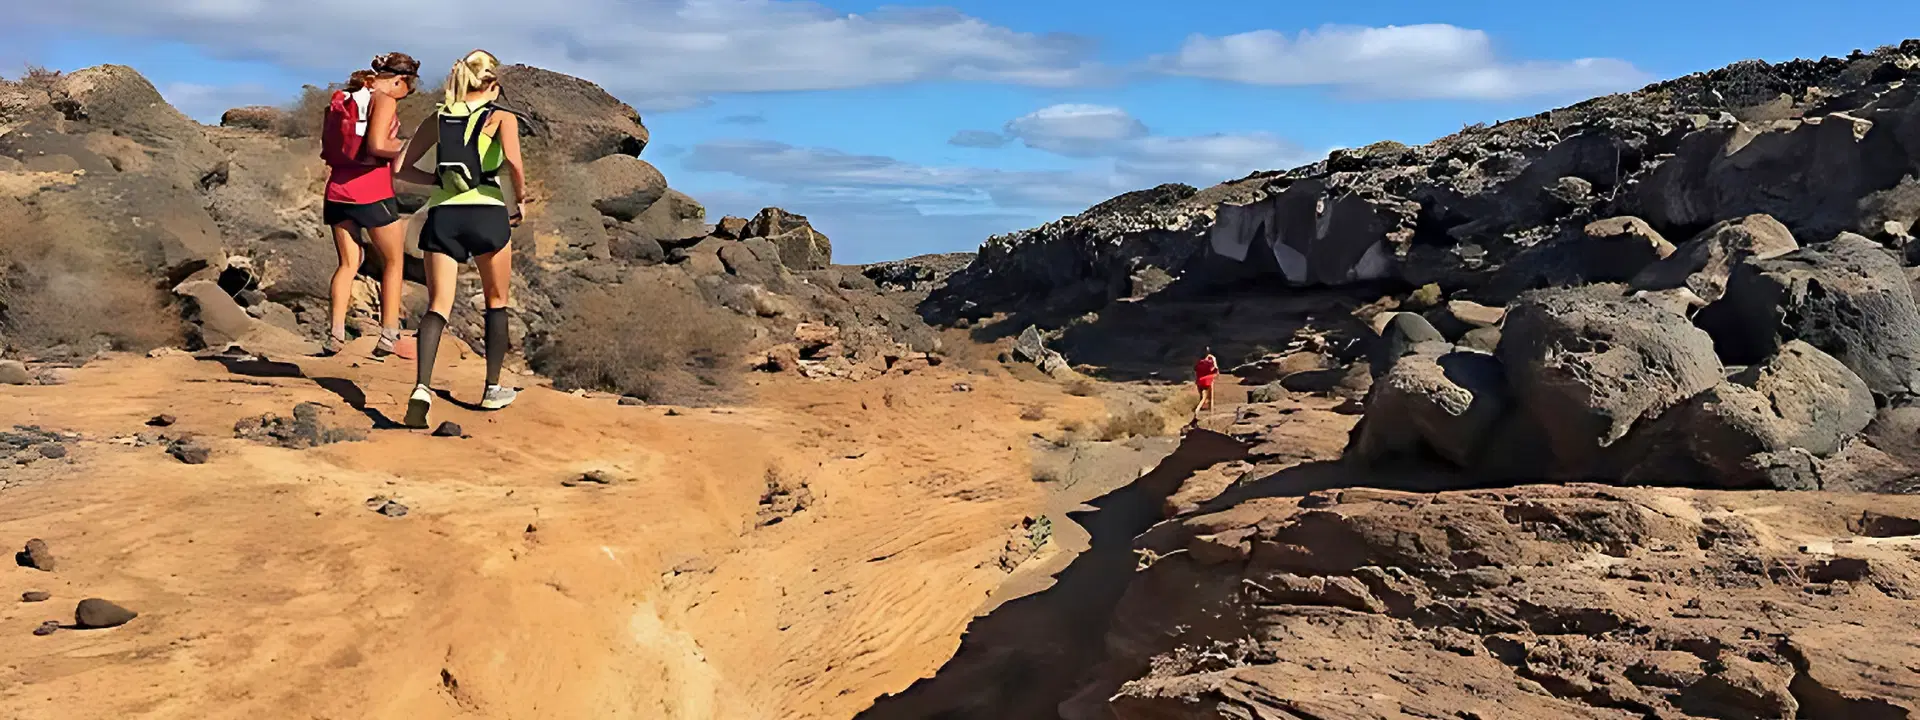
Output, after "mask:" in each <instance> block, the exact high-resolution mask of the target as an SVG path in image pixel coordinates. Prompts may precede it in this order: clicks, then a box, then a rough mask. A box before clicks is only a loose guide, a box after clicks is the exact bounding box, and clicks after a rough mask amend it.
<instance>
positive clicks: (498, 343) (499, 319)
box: [487, 308, 508, 385]
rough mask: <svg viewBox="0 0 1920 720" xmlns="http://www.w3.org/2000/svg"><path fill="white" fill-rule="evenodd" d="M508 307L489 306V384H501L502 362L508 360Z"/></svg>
mask: <svg viewBox="0 0 1920 720" xmlns="http://www.w3.org/2000/svg"><path fill="white" fill-rule="evenodd" d="M507 345H508V340H507V309H506V308H487V384H488V385H499V384H500V364H501V363H503V362H506V360H507Z"/></svg>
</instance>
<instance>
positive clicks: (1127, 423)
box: [1100, 408, 1167, 442]
mask: <svg viewBox="0 0 1920 720" xmlns="http://www.w3.org/2000/svg"><path fill="white" fill-rule="evenodd" d="M1166 432H1167V419H1166V416H1165V415H1162V414H1160V411H1159V410H1158V409H1155V408H1143V409H1140V410H1135V411H1133V412H1128V413H1121V414H1119V415H1114V416H1111V417H1108V418H1107V423H1106V425H1105V426H1103V427H1101V428H1100V439H1101V440H1105V441H1108V442H1112V441H1114V440H1122V439H1126V438H1129V437H1155V436H1158V435H1164V434H1166Z"/></svg>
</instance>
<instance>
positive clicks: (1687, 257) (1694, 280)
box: [1632, 215, 1800, 302]
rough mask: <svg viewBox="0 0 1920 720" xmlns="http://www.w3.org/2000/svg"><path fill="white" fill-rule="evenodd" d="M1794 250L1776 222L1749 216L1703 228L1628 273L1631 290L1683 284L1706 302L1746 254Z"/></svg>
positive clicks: (1776, 254) (1722, 288) (1771, 255)
mask: <svg viewBox="0 0 1920 720" xmlns="http://www.w3.org/2000/svg"><path fill="white" fill-rule="evenodd" d="M1799 248H1800V244H1799V243H1797V242H1795V241H1794V239H1793V233H1792V232H1790V231H1788V230H1787V227H1786V226H1785V225H1781V224H1780V221H1778V220H1775V219H1773V218H1770V217H1767V216H1765V215H1749V216H1747V217H1745V218H1741V219H1739V220H1728V221H1725V222H1722V223H1720V224H1718V225H1715V226H1713V227H1711V228H1708V229H1707V230H1706V231H1705V232H1702V233H1700V236H1699V237H1696V238H1694V239H1692V240H1688V241H1687V242H1686V244H1685V245H1682V246H1681V247H1680V248H1679V249H1678V250H1677V251H1675V252H1674V253H1673V254H1672V256H1671V257H1668V258H1666V259H1665V260H1662V261H1661V262H1658V263H1655V264H1653V265H1652V266H1650V267H1648V268H1647V269H1646V270H1645V271H1642V272H1641V273H1639V274H1637V275H1635V276H1633V278H1632V279H1633V283H1632V285H1633V289H1635V290H1671V289H1677V288H1686V289H1687V290H1689V291H1692V292H1693V294H1694V295H1695V296H1697V297H1699V298H1700V299H1701V300H1704V301H1706V302H1713V301H1716V300H1719V299H1720V296H1721V295H1724V294H1726V290H1727V279H1728V277H1729V276H1730V275H1731V274H1732V273H1733V269H1734V268H1735V267H1737V266H1739V265H1740V264H1741V263H1742V262H1745V261H1746V260H1747V259H1748V258H1757V259H1760V260H1768V259H1772V258H1776V257H1779V256H1781V255H1785V254H1787V253H1790V252H1793V251H1794V250H1797V249H1799Z"/></svg>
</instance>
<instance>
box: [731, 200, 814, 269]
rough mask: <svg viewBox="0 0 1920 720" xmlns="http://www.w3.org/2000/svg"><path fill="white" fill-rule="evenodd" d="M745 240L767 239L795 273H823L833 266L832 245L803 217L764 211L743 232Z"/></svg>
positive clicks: (748, 223)
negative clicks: (798, 271)
mask: <svg viewBox="0 0 1920 720" xmlns="http://www.w3.org/2000/svg"><path fill="white" fill-rule="evenodd" d="M743 232H744V233H745V235H744V236H743V238H742V239H746V238H766V239H767V241H768V242H771V243H773V245H774V247H777V248H779V249H780V261H781V262H783V263H786V265H787V267H790V268H793V269H795V270H824V269H826V267H827V266H829V265H832V264H833V243H832V242H831V241H829V240H828V239H827V236H826V235H822V234H821V233H820V231H818V230H815V229H813V224H812V223H809V222H807V218H806V216H804V215H796V214H794V213H790V212H787V211H785V210H781V209H780V208H765V209H763V210H761V211H760V214H758V215H755V216H753V219H752V220H750V221H748V222H747V225H746V228H745V229H744V230H743Z"/></svg>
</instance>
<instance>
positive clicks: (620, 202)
mask: <svg viewBox="0 0 1920 720" xmlns="http://www.w3.org/2000/svg"><path fill="white" fill-rule="evenodd" d="M587 172H588V173H590V174H592V175H593V182H594V186H595V187H596V188H597V189H598V192H596V193H595V194H594V200H593V209H595V210H599V211H600V213H601V214H603V215H606V216H608V217H611V218H614V219H616V220H620V221H621V222H630V221H632V220H633V219H634V218H637V217H639V216H640V214H641V213H643V212H646V210H647V208H650V207H653V204H654V201H656V200H659V199H660V198H661V196H663V195H665V194H666V193H667V177H666V176H665V175H661V174H660V171H659V170H658V169H657V168H655V167H654V166H653V164H652V163H649V162H647V161H645V160H641V159H640V158H637V157H634V156H632V155H608V156H606V157H603V158H600V159H598V160H595V161H593V162H592V163H590V164H588V165H587Z"/></svg>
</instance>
